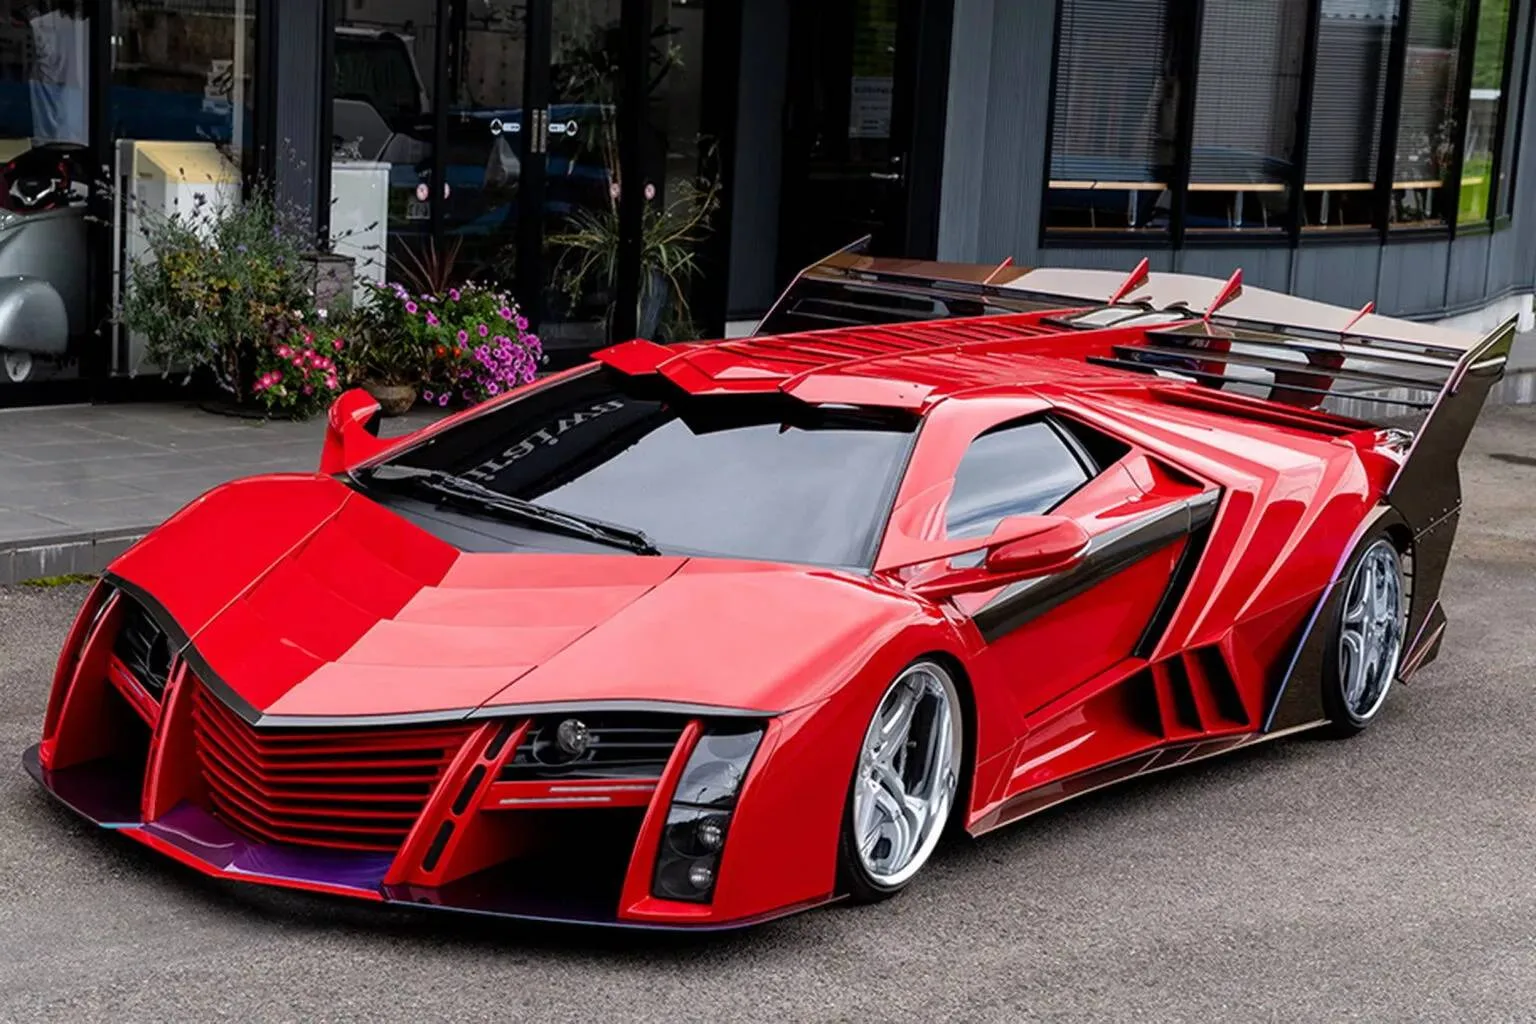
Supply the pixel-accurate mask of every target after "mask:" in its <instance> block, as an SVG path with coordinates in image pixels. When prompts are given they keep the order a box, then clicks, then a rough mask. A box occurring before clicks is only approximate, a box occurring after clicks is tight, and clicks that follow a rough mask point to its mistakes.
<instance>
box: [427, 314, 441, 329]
mask: <svg viewBox="0 0 1536 1024" xmlns="http://www.w3.org/2000/svg"><path fill="white" fill-rule="evenodd" d="M437 324H438V319H437V315H436V314H435V313H428V314H427V326H428V327H436V326H437Z"/></svg>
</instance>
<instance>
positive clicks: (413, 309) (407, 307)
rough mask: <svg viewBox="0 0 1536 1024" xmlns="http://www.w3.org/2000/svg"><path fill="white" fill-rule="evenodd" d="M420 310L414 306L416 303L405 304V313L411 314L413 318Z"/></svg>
mask: <svg viewBox="0 0 1536 1024" xmlns="http://www.w3.org/2000/svg"><path fill="white" fill-rule="evenodd" d="M420 308H421V307H420V306H418V305H416V303H414V302H407V303H406V304H405V311H406V312H407V313H409V314H411V315H412V316H415V315H416V311H417V310H419V309H420Z"/></svg>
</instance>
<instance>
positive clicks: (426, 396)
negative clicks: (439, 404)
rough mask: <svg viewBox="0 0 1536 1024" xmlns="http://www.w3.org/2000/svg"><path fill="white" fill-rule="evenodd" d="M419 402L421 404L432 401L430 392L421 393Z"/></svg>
mask: <svg viewBox="0 0 1536 1024" xmlns="http://www.w3.org/2000/svg"><path fill="white" fill-rule="evenodd" d="M421 400H422V401H423V402H430V401H432V392H430V391H423V392H422V393H421Z"/></svg>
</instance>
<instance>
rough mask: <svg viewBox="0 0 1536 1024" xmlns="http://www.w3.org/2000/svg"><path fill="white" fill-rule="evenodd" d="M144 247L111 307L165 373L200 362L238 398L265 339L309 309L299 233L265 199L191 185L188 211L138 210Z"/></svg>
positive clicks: (248, 392) (286, 330) (247, 390)
mask: <svg viewBox="0 0 1536 1024" xmlns="http://www.w3.org/2000/svg"><path fill="white" fill-rule="evenodd" d="M141 219H142V222H143V223H144V225H145V228H144V235H145V240H146V242H147V243H148V252H147V253H146V254H145V256H143V257H141V258H139V259H138V260H136V261H135V262H134V264H133V265H132V266H131V267H130V268H129V270H128V281H127V288H126V290H125V291H126V294H125V297H124V301H123V305H122V309H121V310H120V311H119V317H120V319H121V321H122V323H123V324H124V325H125V326H126V327H127V328H128V329H129V330H130V331H133V332H135V333H138V334H142V335H143V336H144V338H145V343H146V354H147V356H148V358H149V360H150V361H152V362H154V363H156V364H158V365H159V366H161V367H162V368H164V369H163V372H165V373H172V372H178V371H179V372H185V373H186V374H187V375H188V377H189V378H190V376H191V374H192V372H193V371H196V370H199V369H201V370H206V371H208V372H209V374H210V375H211V376H212V378H213V379H214V381H215V382H216V383H217V385H218V386H219V387H220V388H221V389H222V390H223V391H225V392H227V393H228V394H230V395H231V396H232V397H234V398H235V399H237V400H243V399H246V398H249V397H252V394H253V391H252V386H253V384H254V381H255V373H254V369H255V366H256V365H257V363H258V361H259V360H260V359H261V358H264V357H265V350H266V348H267V347H269V345H270V343H272V342H273V341H274V339H284V338H287V337H288V336H289V335H290V334H291V333H292V332H293V331H294V330H296V329H298V328H299V326H300V325H301V324H302V323H303V321H304V320H305V318H306V317H310V318H311V319H312V317H313V313H314V306H313V299H312V297H311V296H310V294H309V290H308V283H307V277H306V268H305V265H304V259H303V257H304V252H305V248H306V245H305V236H304V234H303V232H302V231H301V230H299V229H297V228H296V227H295V226H293V225H292V224H291V223H290V221H289V220H288V219H287V218H285V217H284V216H283V215H282V214H281V213H280V211H279V210H278V208H277V206H276V205H275V204H274V203H273V202H272V200H271V199H270V198H269V197H268V196H267V195H266V194H264V193H263V192H260V191H258V192H256V193H255V194H253V195H252V196H250V197H249V198H248V199H247V200H246V201H244V202H242V203H227V204H221V203H215V202H213V201H210V200H209V199H208V197H207V196H206V195H205V194H203V193H198V194H197V195H196V198H195V199H194V201H193V205H192V209H191V210H189V211H181V210H178V211H176V212H175V213H173V214H171V215H170V216H164V215H157V214H155V213H154V212H152V211H149V210H147V209H146V210H145V211H144V212H143V214H142V217H141Z"/></svg>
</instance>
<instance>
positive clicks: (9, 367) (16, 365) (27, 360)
mask: <svg viewBox="0 0 1536 1024" xmlns="http://www.w3.org/2000/svg"><path fill="white" fill-rule="evenodd" d="M4 361H5V378H6V380H9V381H10V382H11V383H12V384H20V383H21V382H22V381H24V380H26V379H27V378H28V377H30V376H32V353H30V352H10V351H7V352H6V353H5V360H4Z"/></svg>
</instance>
